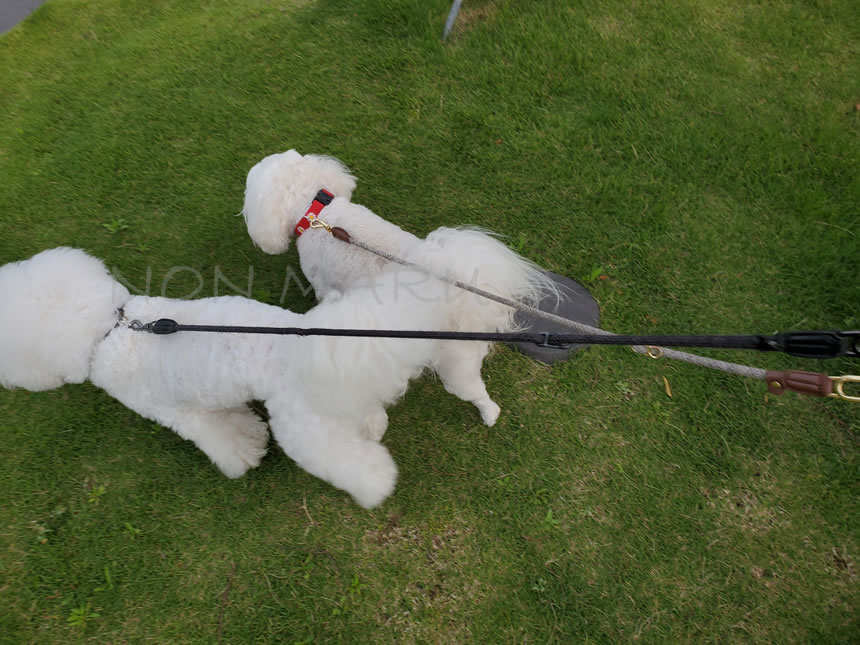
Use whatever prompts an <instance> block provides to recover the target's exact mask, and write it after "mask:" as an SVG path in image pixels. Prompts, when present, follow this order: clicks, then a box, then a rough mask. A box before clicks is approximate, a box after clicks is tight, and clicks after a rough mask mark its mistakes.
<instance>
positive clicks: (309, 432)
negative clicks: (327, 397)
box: [268, 406, 397, 508]
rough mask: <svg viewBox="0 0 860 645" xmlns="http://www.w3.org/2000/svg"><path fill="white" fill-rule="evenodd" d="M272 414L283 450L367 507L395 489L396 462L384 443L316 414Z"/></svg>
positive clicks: (305, 468) (379, 502)
mask: <svg viewBox="0 0 860 645" xmlns="http://www.w3.org/2000/svg"><path fill="white" fill-rule="evenodd" d="M268 407H269V411H270V413H271V414H272V418H271V420H270V425H271V428H272V434H273V435H274V436H275V438H276V439H277V441H278V443H279V444H280V445H281V448H283V449H284V452H285V453H287V455H289V457H290V458H291V459H293V460H294V461H295V462H296V463H297V464H298V465H299V466H300V467H301V468H303V469H304V470H306V471H307V472H309V473H310V474H311V475H314V476H316V477H319V478H320V479H323V480H325V481H327V482H328V483H329V484H331V485H332V486H334V487H336V488H340V489H341V490H345V491H346V492H347V493H349V494H350V495H351V496H352V497H353V499H355V501H356V502H357V503H358V504H359V505H361V506H363V507H364V508H373V507H374V506H378V505H379V504H381V503H382V502H383V501H384V500H385V498H386V497H388V496H389V495H390V494H391V492H392V491H393V490H394V484H395V482H396V480H397V466H396V465H395V463H394V460H393V459H392V458H391V454H389V452H388V449H386V448H385V446H383V445H381V444H379V443H377V442H375V441H371V440H370V439H365V438H363V437H361V436H359V435H358V433H357V432H354V431H351V430H349V429H340V428H338V427H337V426H336V424H335V422H334V421H333V420H329V419H325V418H320V417H319V416H317V415H313V416H311V415H308V416H303V417H292V416H291V415H290V416H287V415H283V416H282V415H279V414H278V413H277V410H276V406H268Z"/></svg>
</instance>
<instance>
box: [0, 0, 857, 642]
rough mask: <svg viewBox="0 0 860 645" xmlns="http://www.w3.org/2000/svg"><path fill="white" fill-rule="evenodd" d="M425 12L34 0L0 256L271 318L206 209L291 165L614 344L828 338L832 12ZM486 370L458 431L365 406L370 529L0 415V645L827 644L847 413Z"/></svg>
mask: <svg viewBox="0 0 860 645" xmlns="http://www.w3.org/2000/svg"><path fill="white" fill-rule="evenodd" d="M449 6H450V2H449V0H365V1H362V2H351V1H349V0H317V1H313V0H304V1H300V0H296V1H294V2H290V1H289V0H253V1H252V0H249V1H247V2H229V1H227V0H181V1H180V0H173V1H166V0H123V1H122V2H120V1H119V0H49V1H48V2H47V4H46V5H44V6H43V7H41V8H40V9H38V10H37V11H36V12H35V13H34V14H33V15H32V16H31V17H30V18H29V19H28V20H27V21H25V22H24V23H23V24H22V25H20V26H18V27H17V28H15V29H14V30H12V31H11V32H9V33H7V34H5V35H2V36H0V114H2V115H3V118H2V119H0V263H6V262H9V261H13V260H18V259H23V258H25V257H28V256H29V255H31V254H33V253H36V252H38V251H40V250H43V249H45V248H50V247H55V246H60V245H71V246H78V247H82V248H85V249H87V250H88V251H90V252H92V253H94V254H95V255H97V256H99V257H102V258H104V259H105V260H106V261H107V263H108V265H109V266H110V267H112V268H113V269H114V270H115V271H116V272H117V273H118V274H119V275H121V276H122V277H123V279H124V280H126V281H127V282H129V283H130V284H132V285H134V286H135V287H136V288H137V290H138V291H140V290H144V289H145V288H146V286H147V284H149V290H150V292H151V293H152V294H153V295H155V294H158V293H160V292H161V291H162V288H164V290H165V291H166V293H167V294H168V295H172V296H182V295H183V294H188V293H189V292H194V291H196V292H197V295H200V296H204V295H212V294H213V292H214V290H215V288H216V275H220V276H225V277H226V278H227V279H229V281H230V282H231V283H233V285H235V287H236V288H238V289H242V290H245V289H246V288H247V283H248V280H249V271H250V270H253V276H252V277H253V279H252V286H251V291H252V293H253V296H254V297H256V298H258V299H261V300H266V301H269V302H272V303H278V302H283V304H284V305H285V306H288V307H290V308H293V309H296V310H305V309H307V308H309V307H310V306H311V305H312V296H311V295H310V294H309V293H303V292H302V290H301V289H300V288H299V285H297V284H295V283H294V282H291V283H290V285H289V287H288V288H287V290H286V293H285V292H284V275H285V267H288V268H289V269H290V270H293V271H297V270H298V261H297V257H296V256H295V255H294V254H289V255H288V256H281V257H272V256H267V255H265V254H263V253H262V252H260V251H259V250H258V249H256V248H255V247H254V246H253V245H252V244H251V241H250V239H249V238H248V236H247V234H246V232H245V228H244V222H243V221H242V218H241V217H236V216H235V214H236V213H238V212H239V210H240V209H241V205H242V199H243V191H244V182H245V176H246V174H247V172H248V170H249V169H250V168H251V166H252V165H253V164H254V163H256V162H257V161H258V160H259V159H261V158H262V157H263V156H265V155H267V154H270V153H272V152H278V151H282V150H285V149H287V148H291V147H295V148H297V149H298V150H299V151H301V152H304V153H308V152H317V153H326V154H330V155H334V156H336V157H338V158H340V159H342V160H343V161H344V162H345V163H346V164H347V165H348V166H349V167H350V168H351V169H352V170H353V172H354V173H355V174H356V175H357V176H358V178H359V182H358V189H357V191H356V193H355V195H354V201H356V202H358V203H362V204H364V205H366V206H368V207H370V208H371V209H373V210H374V211H375V212H377V213H379V214H380V215H382V216H384V217H386V218H387V219H389V220H391V221H393V222H396V223H397V224H399V225H401V226H403V227H404V228H407V229H409V230H411V231H413V232H415V233H417V234H421V235H423V234H426V233H427V232H429V231H430V230H432V229H434V228H436V227H438V226H442V225H454V224H460V223H469V224H475V225H480V226H484V227H488V228H491V229H493V230H495V231H497V232H499V233H500V234H502V235H504V236H506V238H507V239H508V240H509V241H510V243H511V245H513V246H514V247H515V248H518V249H519V250H521V252H522V253H523V254H524V255H526V256H528V257H529V258H531V259H532V260H534V261H536V262H538V263H540V264H541V265H543V266H545V267H546V268H547V269H550V270H553V271H556V272H558V273H562V274H565V275H568V276H570V277H572V278H576V279H579V280H581V281H583V282H584V283H586V284H587V286H588V287H589V289H590V290H591V291H592V293H593V294H594V296H595V297H596V298H597V300H598V301H599V302H600V305H601V309H602V316H603V325H604V326H605V327H606V328H607V329H610V330H613V331H617V332H630V333H633V332H650V333H772V332H774V331H777V330H788V329H803V328H807V329H809V328H846V329H847V328H855V329H856V328H860V309H858V305H860V282H858V275H857V269H858V260H860V172H858V169H860V112H858V109H857V107H856V106H857V105H858V104H860V84H858V80H860V77H858V70H860V5H858V4H857V3H856V2H853V1H852V0H770V1H762V2H744V1H741V0H673V1H672V2H668V1H659V0H656V1H653V2H630V1H629V0H603V1H600V2H598V1H597V0H568V1H561V0H540V1H539V2H538V1H537V0H534V1H531V2H526V1H519V2H517V1H514V0H466V2H464V3H463V9H462V11H461V15H460V17H459V19H458V21H457V24H456V27H455V30H454V33H453V34H452V35H451V37H450V38H449V40H448V41H447V42H446V43H444V44H443V43H441V42H440V36H441V32H442V27H443V25H444V21H445V17H446V15H447V11H448V8H449ZM175 267H188V268H190V269H194V270H195V271H196V272H199V273H195V272H194V271H189V270H184V271H181V272H176V271H174V272H172V273H171V269H173V268H175ZM216 272H220V273H219V274H216ZM197 275H199V276H202V283H200V282H199V281H198V278H197ZM198 287H199V288H198ZM218 288H219V289H220V292H221V293H224V292H225V291H226V292H228V293H229V292H230V291H229V290H230V289H231V287H229V286H228V285H227V286H225V283H224V282H223V280H219V281H218ZM0 306H2V304H0ZM253 323H254V321H248V324H253ZM709 355H713V356H717V357H720V358H725V359H728V360H736V361H739V362H744V363H747V364H750V365H754V366H758V367H767V368H772V369H785V368H800V369H812V370H816V371H828V372H829V373H831V374H844V373H858V370H860V368H858V364H857V363H856V362H849V361H847V360H843V361H835V362H829V363H821V362H815V361H806V362H804V361H800V360H797V359H791V358H788V357H781V356H775V355H774V356H770V355H767V356H764V355H753V354H748V353H725V352H722V353H720V352H712V353H710V354H709ZM485 376H486V380H487V382H488V388H489V390H490V393H491V395H492V396H493V397H494V398H495V399H496V400H497V401H498V402H499V403H500V405H501V406H502V416H501V418H500V420H499V423H498V424H497V425H496V426H495V427H494V428H492V429H488V428H486V427H484V426H483V425H481V423H480V419H479V418H478V415H477V413H476V411H475V409H474V408H473V407H472V406H471V405H470V404H467V403H464V402H462V401H459V400H457V399H455V398H454V397H452V396H450V395H448V394H446V393H445V392H444V390H443V389H442V387H441V385H440V384H439V383H438V382H436V381H435V380H434V379H433V378H430V377H425V378H423V379H422V380H420V381H419V382H417V383H415V384H414V385H413V387H412V388H411V389H410V390H409V392H408V393H407V395H406V397H405V398H404V399H403V400H402V401H401V402H400V403H399V404H398V405H397V406H396V407H394V408H393V409H392V410H391V425H390V429H389V431H388V434H387V435H386V437H385V443H386V445H387V446H388V447H389V448H390V449H391V451H392V454H393V455H394V457H395V459H396V461H397V462H398V464H399V467H400V469H401V478H400V481H399V483H398V487H397V489H396V491H395V494H394V495H393V496H392V497H391V498H390V499H389V500H388V501H387V502H386V503H385V504H384V505H383V506H382V507H380V508H379V509H376V510H374V511H364V510H362V509H361V508H359V507H358V506H356V505H355V504H354V503H352V502H351V501H350V500H349V499H348V497H347V496H346V495H345V494H343V493H341V492H340V491H337V490H335V489H333V488H331V487H330V486H328V485H326V484H325V483H323V482H321V481H319V480H317V479H315V478H313V477H311V476H310V475H308V474H306V473H305V472H303V471H301V470H299V469H298V468H297V467H296V466H295V465H294V464H293V463H292V462H291V461H290V460H289V459H288V458H287V457H286V456H285V455H284V454H283V453H282V452H281V451H280V450H279V449H277V448H275V449H273V450H271V451H270V454H269V455H268V456H267V457H266V458H265V459H264V460H263V463H262V464H261V466H260V467H259V468H258V469H256V470H254V471H252V472H250V473H249V474H248V475H246V476H245V477H243V478H242V479H239V480H236V481H231V480H228V479H226V478H225V477H223V476H222V475H221V474H220V473H219V472H217V470H216V469H215V468H214V467H213V466H212V465H211V464H210V463H209V462H208V460H207V459H206V457H205V456H204V455H203V454H202V453H201V452H199V451H198V450H197V449H196V448H195V447H194V446H193V445H191V444H190V443H188V442H184V441H182V440H181V439H180V438H178V437H177V436H176V435H174V434H173V433H171V432H169V431H167V430H165V429H164V428H161V427H159V426H157V425H155V424H153V423H150V422H148V421H145V420H144V419H142V418H140V417H139V416H137V415H136V414H134V413H133V412H131V411H130V410H128V409H126V408H124V407H123V406H122V405H120V404H119V403H117V402H116V401H114V400H113V399H111V398H110V397H108V396H107V395H105V394H104V393H103V392H101V391H99V390H97V389H96V388H94V387H92V386H91V385H88V384H87V385H77V386H67V387H64V388H62V389H58V390H54V391H50V392H44V393H38V394H33V393H29V392H25V391H20V390H18V391H5V390H3V391H0V433H2V435H0V441H2V446H3V448H2V457H0V535H2V541H0V642H3V643H29V642H33V643H59V642H80V641H90V642H100V643H106V642H113V643H120V642H129V643H136V642H144V641H153V642H160V643H168V642H169V643H185V642H189V643H191V642H194V643H213V642H224V643H242V642H277V643H308V642H311V641H312V642H314V643H317V642H366V643H370V642H382V643H385V642H398V643H401V642H402V643H464V642H476V643H502V642H504V643H508V642H517V643H597V642H620V641H630V640H634V641H636V640H638V641H641V642H651V643H676V642H750V643H752V642H755V643H762V642H772V643H787V642H811V643H848V642H854V643H856V642H858V641H860V619H858V615H860V609H858V599H860V593H858V588H860V586H858V579H857V578H858V563H857V559H858V548H860V530H858V528H860V527H858V517H860V508H858V493H860V470H858V467H860V461H858V438H857V432H858V428H860V406H858V405H853V404H849V403H845V402H841V401H835V400H824V399H811V398H804V397H800V396H797V395H794V394H788V395H785V396H783V397H779V398H777V397H773V396H766V394H765V389H764V386H763V384H762V383H760V382H758V381H750V380H744V379H741V378H739V377H733V376H727V375H723V374H720V373H716V372H711V371H706V370H703V369H701V368H695V367H692V366H688V365H685V364H676V363H670V362H667V361H665V360H662V361H654V360H649V359H647V358H644V357H641V356H637V355H635V354H633V353H632V352H630V351H628V350H624V349H621V348H611V347H606V348H592V349H589V350H588V351H586V352H583V353H581V354H580V355H578V356H577V357H576V358H575V359H574V360H572V361H569V362H567V363H564V364H560V365H557V366H555V367H553V368H548V367H545V366H541V365H539V364H536V363H534V362H532V361H530V360H529V359H527V358H525V357H524V356H522V355H520V354H517V353H515V352H513V351H510V350H508V349H506V348H499V349H497V350H496V351H495V352H494V354H493V355H492V356H491V357H490V359H489V360H488V361H487V362H486V363H485ZM667 383H668V384H669V386H670V387H671V396H669V395H668V393H667V386H666V384H667Z"/></svg>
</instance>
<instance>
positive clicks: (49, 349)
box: [0, 248, 129, 391]
mask: <svg viewBox="0 0 860 645" xmlns="http://www.w3.org/2000/svg"><path fill="white" fill-rule="evenodd" d="M128 299H129V293H128V290H127V289H126V288H125V287H124V286H122V285H121V284H119V283H118V282H117V281H116V280H114V279H113V278H112V277H111V275H110V274H109V273H108V271H107V269H106V268H105V265H104V264H103V263H102V261H101V260H98V259H96V258H94V257H92V256H90V255H87V254H86V253H84V252H83V251H81V250H78V249H70V248H58V249H51V250H50V251H43V252H42V253H39V254H38V255H35V256H33V257H32V258H30V259H29V260H24V261H23V262H14V263H11V264H6V265H3V266H2V267H0V303H2V304H0V385H3V386H4V387H9V388H11V387H22V388H25V389H27V390H32V391H38V390H49V389H52V388H55V387H60V386H61V385H63V384H64V383H82V382H83V381H85V380H86V379H87V377H88V376H89V373H90V359H91V356H92V353H93V348H94V347H95V346H96V344H97V343H98V342H99V341H100V340H102V339H103V338H104V337H105V334H107V333H108V332H109V331H111V329H112V328H113V326H114V325H115V324H116V322H117V309H118V308H120V307H122V306H123V305H124V304H125V303H126V301H127V300H128Z"/></svg>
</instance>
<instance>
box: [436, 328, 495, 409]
mask: <svg viewBox="0 0 860 645" xmlns="http://www.w3.org/2000/svg"><path fill="white" fill-rule="evenodd" d="M488 349H489V348H488V346H487V345H486V344H485V343H457V342H456V341H448V342H446V341H443V342H441V343H439V361H438V363H437V364H436V373H437V374H438V375H439V378H440V379H441V380H442V385H443V386H445V389H446V390H447V391H448V392H450V393H451V394H453V395H454V396H456V397H459V398H460V399H462V400H463V401H469V402H471V403H473V404H474V405H475V407H476V408H478V411H479V412H480V413H481V419H482V420H483V421H484V423H485V424H486V425H488V426H492V425H494V424H495V423H496V420H497V419H498V418H499V412H501V409H500V408H499V406H498V405H496V402H495V401H493V400H492V399H491V398H490V395H489V394H488V393H487V386H486V385H484V381H483V379H481V365H482V364H483V362H484V357H485V356H486V355H487V351H488Z"/></svg>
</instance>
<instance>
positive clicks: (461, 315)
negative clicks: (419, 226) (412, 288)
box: [409, 227, 559, 332]
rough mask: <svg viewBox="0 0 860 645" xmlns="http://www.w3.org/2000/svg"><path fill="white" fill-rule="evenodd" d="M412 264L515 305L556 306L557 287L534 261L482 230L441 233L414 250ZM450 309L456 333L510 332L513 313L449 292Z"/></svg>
mask: <svg viewBox="0 0 860 645" xmlns="http://www.w3.org/2000/svg"><path fill="white" fill-rule="evenodd" d="M409 259H410V260H411V261H412V262H415V263H416V264H418V265H419V266H421V267H423V268H425V269H427V270H429V271H431V272H432V273H433V274H434V275H436V276H438V277H444V278H448V279H453V280H457V281H460V282H463V283H465V284H467V285H470V286H473V287H477V288H479V289H482V290H484V291H488V292H490V293H492V294H494V295H497V296H501V297H503V298H506V299H508V300H512V301H514V302H516V303H518V304H524V305H529V306H533V307H534V306H537V305H538V303H540V302H541V300H543V299H544V298H551V299H552V301H554V302H557V301H558V298H559V293H558V289H557V287H556V286H555V283H554V282H553V281H552V280H551V279H550V278H549V277H547V275H546V274H545V273H544V271H543V270H541V268H540V267H539V266H537V265H536V264H534V263H533V262H531V261H529V260H527V259H525V258H524V257H522V256H521V255H519V254H517V253H516V252H514V251H512V250H511V249H509V248H508V247H507V246H506V245H505V244H503V243H502V242H501V241H500V240H499V239H498V237H497V236H495V235H494V234H492V233H490V232H489V231H485V230H483V229H478V228H471V227H468V228H467V227H461V228H447V227H442V228H439V229H437V230H435V231H433V232H432V233H430V234H429V235H428V236H427V238H426V240H425V241H424V243H423V244H419V245H417V246H416V247H415V249H414V251H413V253H412V254H411V257H410V258H409ZM450 296H451V298H452V299H454V298H456V299H458V300H456V301H455V305H454V306H453V307H450V308H449V311H450V312H451V316H453V320H451V321H450V322H451V324H452V325H453V326H454V328H455V329H461V330H468V331H499V332H505V331H513V330H514V329H515V328H516V326H515V323H514V309H512V308H511V307H508V306H506V305H502V304H499V303H497V302H494V301H492V300H488V299H486V298H483V297H481V296H478V295H475V294H472V293H470V292H466V291H462V290H459V289H456V288H455V287H452V292H451V294H450Z"/></svg>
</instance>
